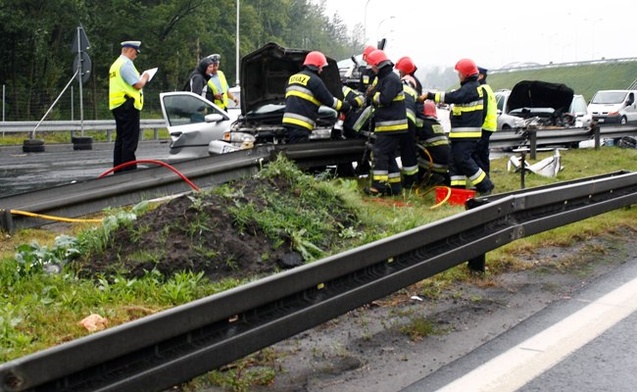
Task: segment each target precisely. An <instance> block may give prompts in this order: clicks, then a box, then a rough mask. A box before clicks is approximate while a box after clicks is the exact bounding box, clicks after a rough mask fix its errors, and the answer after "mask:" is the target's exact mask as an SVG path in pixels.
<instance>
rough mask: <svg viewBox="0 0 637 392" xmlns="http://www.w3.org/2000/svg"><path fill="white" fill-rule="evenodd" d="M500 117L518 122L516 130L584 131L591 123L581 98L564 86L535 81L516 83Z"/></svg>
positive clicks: (584, 102)
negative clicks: (517, 119)
mask: <svg viewBox="0 0 637 392" xmlns="http://www.w3.org/2000/svg"><path fill="white" fill-rule="evenodd" d="M501 115H507V116H513V117H517V118H519V119H521V121H520V122H518V123H517V126H518V127H520V128H528V127H533V128H571V127H574V128H586V127H589V126H590V123H591V121H592V117H591V116H590V114H589V113H588V110H587V108H586V101H585V100H584V97H583V96H581V95H576V94H574V91H573V89H571V88H570V87H568V86H566V85H564V84H561V83H551V82H544V81H538V80H532V81H529V80H524V81H521V82H519V83H517V84H516V85H515V86H514V87H513V89H512V90H511V92H510V94H508V99H507V103H506V110H505V111H503V112H502V113H501Z"/></svg>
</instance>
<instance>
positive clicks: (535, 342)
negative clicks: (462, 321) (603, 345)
mask: <svg viewBox="0 0 637 392" xmlns="http://www.w3.org/2000/svg"><path fill="white" fill-rule="evenodd" d="M635 310H637V279H634V280H632V281H630V282H628V283H626V284H624V285H623V286H621V287H619V288H617V289H615V290H614V291H612V292H610V293H608V294H606V295H604V296H603V297H601V298H599V299H598V300H596V301H594V302H591V303H590V304H589V305H587V306H586V307H585V308H583V309H581V310H579V311H577V312H576V313H574V314H572V315H571V316H569V317H567V318H565V319H564V320H562V321H560V322H558V323H557V324H554V325H552V326H551V327H549V328H547V329H545V330H544V331H542V332H540V333H538V334H537V335H535V336H533V337H531V338H529V339H527V340H526V341H524V342H522V343H520V344H519V345H517V346H515V347H513V348H511V349H510V350H508V351H506V352H504V353H502V354H500V355H499V356H497V357H495V358H493V359H492V360H490V361H488V362H486V363H484V364H483V365H481V366H479V367H478V368H476V369H474V370H473V371H471V372H470V373H468V374H466V375H465V376H463V377H461V378H459V379H457V380H455V381H453V382H452V383H449V384H447V385H446V386H444V387H443V388H441V389H439V390H438V392H456V391H480V392H490V391H493V392H507V391H515V390H517V389H519V388H521V387H522V386H524V385H525V384H526V383H528V382H529V381H531V380H532V379H533V378H535V377H537V376H539V375H540V374H541V373H543V372H544V371H545V370H548V369H549V368H551V367H553V366H555V365H556V364H557V363H559V362H560V361H562V360H563V359H564V358H566V357H567V356H568V355H569V354H571V353H573V352H574V351H576V350H577V349H579V348H580V347H582V346H584V345H585V344H586V343H588V342H590V341H592V340H593V339H595V338H596V337H597V336H599V335H601V334H602V333H604V331H606V330H607V329H609V328H611V327H612V326H613V325H615V324H617V323H618V322H620V321H621V320H623V319H624V318H626V317H628V316H629V315H631V314H632V313H633V312H635Z"/></svg>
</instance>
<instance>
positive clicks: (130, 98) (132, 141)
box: [108, 41, 150, 173]
mask: <svg viewBox="0 0 637 392" xmlns="http://www.w3.org/2000/svg"><path fill="white" fill-rule="evenodd" d="M141 44H142V43H141V41H124V42H122V43H121V46H122V49H121V54H120V56H119V57H118V58H117V60H115V62H113V64H112V65H111V68H110V70H109V76H108V78H109V94H108V95H109V99H108V102H109V104H108V106H109V109H110V110H111V112H112V113H113V117H115V135H116V136H115V148H114V152H113V167H118V166H119V165H121V164H123V163H126V162H132V161H135V160H136V157H135V152H136V151H137V145H138V144H139V133H140V125H139V120H140V113H141V111H142V108H143V107H144V94H143V91H142V89H143V88H144V86H145V85H146V83H148V80H149V79H150V75H149V74H148V73H144V74H142V75H141V76H140V75H139V72H138V71H137V68H135V65H134V64H133V61H134V60H135V59H136V58H137V55H138V54H139V52H140V50H139V47H140V46H141ZM135 169H137V165H136V164H130V165H128V166H125V167H122V168H118V169H116V170H114V172H115V173H118V172H123V171H128V170H135Z"/></svg>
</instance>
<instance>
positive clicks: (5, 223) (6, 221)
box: [0, 210, 15, 234]
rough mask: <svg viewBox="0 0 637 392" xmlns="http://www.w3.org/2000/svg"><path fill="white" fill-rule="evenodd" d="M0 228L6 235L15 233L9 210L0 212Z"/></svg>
mask: <svg viewBox="0 0 637 392" xmlns="http://www.w3.org/2000/svg"><path fill="white" fill-rule="evenodd" d="M0 211H2V213H0V224H1V225H2V226H0V228H4V229H5V230H6V232H7V233H9V234H11V233H13V232H14V231H15V226H14V225H13V217H12V215H11V210H0Z"/></svg>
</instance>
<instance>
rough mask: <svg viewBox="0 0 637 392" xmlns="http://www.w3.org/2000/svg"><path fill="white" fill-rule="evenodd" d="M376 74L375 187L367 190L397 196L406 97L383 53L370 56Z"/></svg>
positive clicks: (406, 127)
mask: <svg viewBox="0 0 637 392" xmlns="http://www.w3.org/2000/svg"><path fill="white" fill-rule="evenodd" d="M367 62H368V63H369V64H370V65H371V67H372V70H373V71H374V73H375V74H376V83H374V84H373V86H372V88H371V89H370V90H369V92H368V98H369V100H370V102H371V104H372V105H373V106H374V134H375V135H376V140H375V142H374V146H373V151H372V184H371V187H369V188H365V193H367V194H369V195H377V196H383V195H397V194H399V193H400V192H401V191H402V183H401V178H400V168H399V166H398V163H397V162H396V153H397V151H398V148H399V144H400V138H401V134H404V133H407V132H409V124H408V120H407V110H406V108H405V93H404V90H403V85H402V83H401V81H400V77H399V76H398V75H397V74H396V73H395V72H394V64H393V63H392V62H391V61H389V59H388V58H387V55H386V54H385V52H383V51H382V50H380V49H376V50H374V51H372V52H371V53H370V54H369V55H368V56H367Z"/></svg>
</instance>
